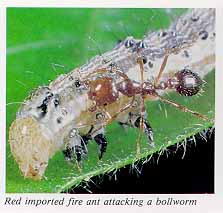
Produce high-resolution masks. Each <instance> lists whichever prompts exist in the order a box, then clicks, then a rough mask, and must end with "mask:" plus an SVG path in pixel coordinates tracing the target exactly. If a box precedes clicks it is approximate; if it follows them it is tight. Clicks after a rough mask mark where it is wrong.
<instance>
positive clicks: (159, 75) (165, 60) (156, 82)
mask: <svg viewBox="0 0 223 213" xmlns="http://www.w3.org/2000/svg"><path fill="white" fill-rule="evenodd" d="M168 56H169V55H165V57H164V59H163V63H162V64H161V67H160V70H159V73H158V75H157V77H156V79H155V82H154V84H155V86H157V85H158V83H159V80H160V78H161V76H162V74H163V71H164V69H165V67H166V64H167V59H168Z"/></svg>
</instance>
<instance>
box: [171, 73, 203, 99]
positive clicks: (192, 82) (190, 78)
mask: <svg viewBox="0 0 223 213" xmlns="http://www.w3.org/2000/svg"><path fill="white" fill-rule="evenodd" d="M175 76H176V78H177V80H178V85H177V86H176V90H177V92H178V93H179V94H181V95H185V96H192V95H195V94H197V93H198V92H199V90H200V88H201V85H202V80H201V78H200V77H199V76H198V75H197V74H196V73H194V72H192V71H191V70H189V69H183V70H181V71H179V72H177V73H176V74H175Z"/></svg>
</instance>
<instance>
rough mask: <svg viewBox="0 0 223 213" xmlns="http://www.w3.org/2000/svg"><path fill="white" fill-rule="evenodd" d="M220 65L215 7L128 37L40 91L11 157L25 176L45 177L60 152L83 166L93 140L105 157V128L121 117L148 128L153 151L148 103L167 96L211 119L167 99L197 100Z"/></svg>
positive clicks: (22, 115)
mask: <svg viewBox="0 0 223 213" xmlns="http://www.w3.org/2000/svg"><path fill="white" fill-rule="evenodd" d="M214 63H215V10H214V9H191V10H189V12H187V13H186V14H184V15H183V16H181V17H179V18H178V19H177V20H176V21H175V22H174V23H173V24H172V25H171V26H170V27H169V29H167V30H159V31H158V32H153V33H149V34H148V35H145V36H144V37H143V39H141V40H139V39H134V38H133V37H127V38H126V39H125V40H123V41H120V42H119V43H118V44H117V45H116V46H115V47H114V48H113V49H112V50H111V51H108V52H106V53H104V54H102V55H100V56H96V57H94V58H93V59H91V60H90V61H89V62H88V63H87V64H85V65H83V66H81V67H79V68H76V69H74V70H72V71H71V72H69V73H67V74H63V75H60V76H58V77H57V78H56V79H55V80H54V81H52V82H51V83H50V84H49V85H48V86H44V87H39V88H37V89H36V91H34V92H33V93H32V94H31V95H30V96H29V97H28V98H27V99H26V100H25V101H24V103H23V104H22V105H21V107H20V109H19V111H18V112H17V115H16V119H15V120H14V121H13V123H12V124H11V127H10V131H9V143H10V148H11V152H12V154H13V156H14V158H15V160H16V161H17V163H18V165H19V168H20V170H21V172H22V174H23V175H24V177H26V178H32V179H35V180H38V179H41V178H42V177H43V175H44V171H45V169H46V167H47V165H48V160H49V158H51V157H52V156H53V155H54V154H55V153H56V152H57V151H59V150H62V151H63V153H64V155H65V158H66V159H67V160H73V159H75V160H77V162H78V163H79V164H80V163H81V160H82V158H83V156H84V155H87V152H88V150H87V143H88V141H90V140H91V139H94V140H95V141H96V143H97V144H98V145H99V158H101V157H102V155H103V153H104V152H105V151H106V147H107V140H106V137H105V130H104V129H105V127H106V125H107V124H108V123H110V122H112V121H114V120H116V121H117V122H119V124H120V125H122V126H133V127H136V128H139V129H141V130H144V133H145V134H146V136H147V139H148V143H149V146H151V147H152V146H155V144H154V142H153V131H152V127H151V126H150V124H149V121H148V118H147V113H146V110H145V107H144V101H145V99H147V100H155V99H160V100H161V101H164V102H166V103H168V104H171V105H173V106H175V107H177V108H178V109H179V110H182V111H184V112H189V113H192V114H193V115H195V116H198V117H199V118H201V119H208V118H207V117H206V116H204V115H201V114H199V113H198V112H195V111H192V110H190V109H188V108H186V107H184V106H182V105H179V104H177V103H174V102H173V101H170V100H168V99H165V98H164V97H163V96H162V95H163V93H165V92H167V91H169V90H175V91H176V92H177V93H179V94H181V95H186V96H192V95H195V94H196V93H197V92H198V91H199V90H200V87H201V85H202V80H201V78H203V77H204V75H206V74H207V73H208V72H209V71H210V70H212V69H213V68H214ZM137 152H139V148H138V150H137Z"/></svg>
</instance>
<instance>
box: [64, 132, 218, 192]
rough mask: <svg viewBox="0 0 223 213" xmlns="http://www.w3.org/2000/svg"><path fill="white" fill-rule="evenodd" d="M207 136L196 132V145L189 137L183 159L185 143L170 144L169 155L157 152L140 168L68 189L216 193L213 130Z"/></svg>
mask: <svg viewBox="0 0 223 213" xmlns="http://www.w3.org/2000/svg"><path fill="white" fill-rule="evenodd" d="M205 138H206V139H204V135H203V136H202V137H201V135H200V134H198V135H196V145H195V143H194V142H191V141H189V140H188V142H187V147H186V153H185V156H184V158H183V159H182V157H183V155H184V148H183V146H180V147H178V149H177V147H176V146H171V147H169V152H168V155H167V153H164V154H163V155H161V156H159V155H158V154H155V155H153V157H152V158H151V160H150V161H149V162H147V163H145V164H142V162H139V163H137V169H136V168H134V167H132V166H127V167H126V168H123V169H121V170H119V171H117V172H115V173H109V174H106V175H103V176H101V177H94V178H92V179H91V180H90V181H89V182H86V183H82V184H81V185H80V186H79V187H76V188H72V189H70V190H69V191H68V193H101V194H106V193H109V194H113V193H117V194H128V193H129V194H130V193H134V194H138V193H139V194H141V193H143V194H147V193H152V194H155V193H159V194H162V193H167V194H168V193H175V194H178V193H214V130H213V129H211V130H209V131H208V132H207V133H206V134H205ZM176 150H177V151H176ZM157 161H158V163H157Z"/></svg>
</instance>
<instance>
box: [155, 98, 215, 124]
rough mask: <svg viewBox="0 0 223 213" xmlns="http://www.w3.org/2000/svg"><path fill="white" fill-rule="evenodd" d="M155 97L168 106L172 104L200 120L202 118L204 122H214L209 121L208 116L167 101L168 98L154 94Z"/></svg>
mask: <svg viewBox="0 0 223 213" xmlns="http://www.w3.org/2000/svg"><path fill="white" fill-rule="evenodd" d="M154 96H156V97H158V98H159V99H160V100H161V101H163V102H165V103H168V104H170V105H172V106H174V107H176V108H177V109H179V110H181V111H182V112H189V113H191V114H192V115H194V116H196V117H198V118H201V119H203V120H206V121H211V122H212V120H211V119H209V118H208V117H207V116H205V115H202V114H200V113H199V112H196V111H193V110H190V109H189V108H187V107H185V106H183V105H181V104H178V103H175V102H173V101H171V100H169V99H166V98H164V97H162V96H160V95H159V94H154Z"/></svg>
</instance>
